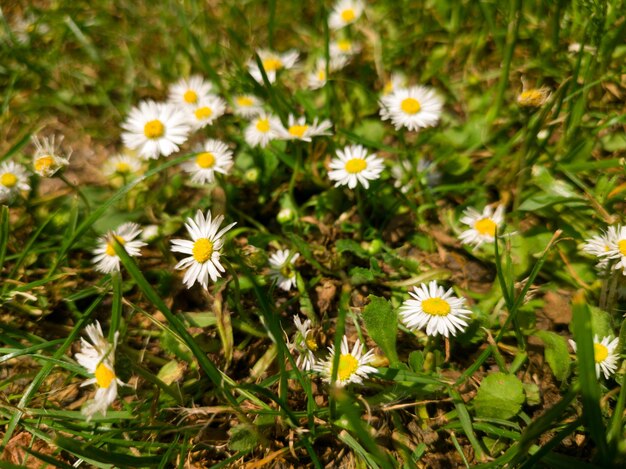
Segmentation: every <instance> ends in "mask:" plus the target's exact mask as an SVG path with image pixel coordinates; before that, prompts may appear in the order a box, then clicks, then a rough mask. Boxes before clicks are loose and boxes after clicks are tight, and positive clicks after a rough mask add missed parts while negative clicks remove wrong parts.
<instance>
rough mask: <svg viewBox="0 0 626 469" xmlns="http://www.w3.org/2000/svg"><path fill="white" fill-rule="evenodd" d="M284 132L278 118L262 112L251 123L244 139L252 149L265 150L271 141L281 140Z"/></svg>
mask: <svg viewBox="0 0 626 469" xmlns="http://www.w3.org/2000/svg"><path fill="white" fill-rule="evenodd" d="M283 132H284V128H283V125H282V124H281V122H280V119H279V118H278V117H276V116H273V115H271V114H267V113H265V112H262V113H260V114H259V115H258V116H256V117H255V118H254V119H252V120H251V121H250V123H249V124H248V126H247V127H246V129H245V130H244V138H245V140H246V143H247V144H248V145H250V146H251V147H261V148H265V147H266V146H267V145H268V144H269V143H270V141H272V140H275V139H277V138H280V137H281V136H282V134H283Z"/></svg>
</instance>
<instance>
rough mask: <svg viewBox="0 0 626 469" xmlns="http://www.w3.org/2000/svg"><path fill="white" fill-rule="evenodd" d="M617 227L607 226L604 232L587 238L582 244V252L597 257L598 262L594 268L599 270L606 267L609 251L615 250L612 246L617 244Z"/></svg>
mask: <svg viewBox="0 0 626 469" xmlns="http://www.w3.org/2000/svg"><path fill="white" fill-rule="evenodd" d="M618 228H619V227H615V226H609V228H608V230H607V231H606V233H603V234H601V235H596V236H593V237H591V238H589V239H587V240H586V241H585V244H584V245H583V251H584V252H586V253H587V254H591V255H592V256H596V257H597V258H598V259H599V262H598V263H597V264H596V268H598V269H599V270H604V269H606V267H607V266H608V264H609V260H610V259H609V257H610V256H611V252H615V250H614V247H615V246H618V241H617V240H618V239H619V235H618ZM618 249H619V246H618Z"/></svg>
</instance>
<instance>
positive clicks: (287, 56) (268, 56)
mask: <svg viewBox="0 0 626 469" xmlns="http://www.w3.org/2000/svg"><path fill="white" fill-rule="evenodd" d="M256 53H257V54H258V56H259V58H260V59H261V63H262V64H263V69H264V70H265V74H266V75H267V79H268V81H269V82H270V83H274V82H275V81H276V72H278V71H279V70H283V69H285V70H288V69H290V68H293V67H294V65H295V64H296V62H297V61H298V56H299V54H298V52H296V51H295V50H288V51H287V52H284V53H282V54H280V53H278V52H273V51H271V50H268V49H260V50H257V51H256ZM248 71H249V72H250V75H252V77H253V78H254V79H255V80H256V81H257V82H259V83H260V84H261V85H262V84H263V83H264V82H263V74H262V73H261V70H260V69H259V66H258V65H257V63H256V60H254V59H252V60H250V61H249V62H248Z"/></svg>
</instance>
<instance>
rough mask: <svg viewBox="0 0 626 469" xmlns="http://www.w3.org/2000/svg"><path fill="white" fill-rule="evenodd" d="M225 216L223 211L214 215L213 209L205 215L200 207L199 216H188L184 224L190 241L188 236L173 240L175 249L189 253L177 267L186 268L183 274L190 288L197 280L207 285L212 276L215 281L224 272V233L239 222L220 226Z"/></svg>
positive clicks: (184, 281)
mask: <svg viewBox="0 0 626 469" xmlns="http://www.w3.org/2000/svg"><path fill="white" fill-rule="evenodd" d="M223 220H224V216H223V215H219V216H218V217H216V218H215V219H212V215H211V211H210V210H209V211H208V212H207V214H206V217H205V216H204V215H203V213H202V211H200V210H198V212H197V213H196V216H195V217H194V218H187V223H186V224H185V227H186V228H187V232H188V233H189V235H190V236H191V241H190V240H187V239H173V240H172V241H171V242H172V252H182V253H183V254H189V257H185V258H184V259H183V260H181V261H180V262H179V263H178V264H176V267H175V268H176V269H179V270H181V269H187V271H186V272H185V276H184V278H183V283H184V284H185V285H186V286H187V288H191V287H192V286H193V284H194V283H196V282H198V283H200V284H201V285H202V286H203V287H204V288H205V289H207V288H208V283H209V278H211V280H212V281H213V282H215V281H216V280H217V279H218V278H219V277H221V276H222V274H221V272H225V270H224V267H222V264H221V263H220V255H221V253H220V250H221V249H222V246H223V245H224V239H223V236H224V235H225V234H226V232H227V231H228V230H230V229H231V228H232V227H233V226H235V225H236V223H231V224H230V225H228V226H226V227H224V228H222V229H221V230H220V225H221V224H222V221H223ZM218 230H219V231H218Z"/></svg>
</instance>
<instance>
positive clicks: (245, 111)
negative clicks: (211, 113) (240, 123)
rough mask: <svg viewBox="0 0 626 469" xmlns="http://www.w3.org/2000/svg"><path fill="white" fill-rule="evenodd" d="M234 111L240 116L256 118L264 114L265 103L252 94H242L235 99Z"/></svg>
mask: <svg viewBox="0 0 626 469" xmlns="http://www.w3.org/2000/svg"><path fill="white" fill-rule="evenodd" d="M233 111H234V112H235V114H237V115H238V116H242V117H254V116H256V115H258V114H261V113H262V112H263V102H262V101H261V100H260V99H259V98H257V97H256V96H252V95H251V94H240V95H238V96H235V97H234V98H233Z"/></svg>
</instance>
